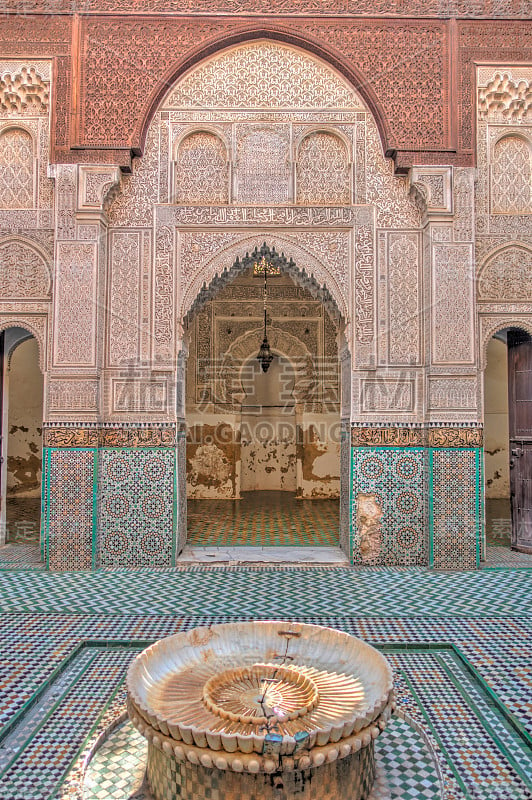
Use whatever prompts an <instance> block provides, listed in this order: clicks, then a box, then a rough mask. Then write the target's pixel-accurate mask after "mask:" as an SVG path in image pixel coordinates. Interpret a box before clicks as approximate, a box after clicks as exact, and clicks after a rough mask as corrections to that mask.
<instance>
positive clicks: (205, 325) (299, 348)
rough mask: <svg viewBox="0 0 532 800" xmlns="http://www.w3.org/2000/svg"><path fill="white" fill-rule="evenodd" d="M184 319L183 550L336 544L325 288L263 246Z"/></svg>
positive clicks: (335, 418)
mask: <svg viewBox="0 0 532 800" xmlns="http://www.w3.org/2000/svg"><path fill="white" fill-rule="evenodd" d="M264 259H266V260H267V262H268V284H267V326H268V327H267V331H268V339H269V342H270V345H271V352H272V355H273V361H272V364H271V366H270V369H269V370H268V372H267V373H262V371H261V369H260V364H259V362H258V360H257V354H258V351H259V347H260V344H261V341H262V337H263V281H262V275H261V269H260V267H259V266H258V265H259V263H261V262H262V264H264ZM186 324H187V328H188V338H189V358H188V365H187V389H186V408H187V414H186V416H187V429H188V434H187V495H188V544H189V546H196V547H198V546H202V547H260V548H264V547H266V548H268V547H287V546H290V547H314V548H315V547H338V546H339V543H340V534H339V526H340V522H339V507H340V496H341V494H342V487H341V476H340V461H341V459H340V450H341V443H340V440H341V436H340V431H341V425H340V388H339V387H340V375H339V359H338V340H339V339H340V340H342V337H343V323H342V320H341V316H340V314H339V312H338V309H337V308H336V306H335V303H334V301H333V299H332V297H331V295H330V294H329V292H328V291H327V289H326V288H325V287H319V286H318V284H317V283H316V282H315V280H314V279H313V278H312V277H311V276H310V275H307V273H306V272H305V271H304V270H299V269H298V268H297V267H296V265H295V263H294V262H293V261H291V260H288V259H287V258H285V256H284V255H283V254H278V253H277V252H276V251H275V249H274V248H270V247H268V245H267V244H266V243H265V244H264V245H263V246H262V247H261V248H255V250H254V251H253V252H252V253H251V254H246V255H245V256H244V257H243V258H242V259H241V260H240V259H239V258H237V259H236V261H235V262H234V264H233V266H232V268H231V269H230V270H228V269H224V271H223V273H222V275H219V276H216V277H215V279H214V280H213V281H212V284H211V285H210V286H209V287H206V286H205V287H204V289H203V290H202V292H200V295H199V297H198V298H197V301H196V302H195V304H194V305H193V307H192V309H191V311H190V312H189V314H188V317H187V319H186ZM270 370H271V371H270Z"/></svg>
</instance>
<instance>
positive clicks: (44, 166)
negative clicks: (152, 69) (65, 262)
mask: <svg viewBox="0 0 532 800" xmlns="http://www.w3.org/2000/svg"><path fill="white" fill-rule="evenodd" d="M51 80H52V63H51V61H45V60H30V61H28V60H15V59H13V60H9V61H6V60H0V327H1V329H2V330H5V329H7V328H9V327H12V326H23V327H25V328H26V329H27V330H29V331H31V332H32V333H33V334H34V336H35V337H36V339H37V342H38V352H39V362H40V368H41V370H42V371H45V370H46V367H47V358H48V349H49V342H48V335H49V331H50V325H49V314H50V302H51V293H52V273H53V267H52V264H53V255H54V234H53V205H54V187H53V181H52V180H51V179H50V178H49V177H48V174H47V170H48V165H49V160H50V119H49V117H50V88H51Z"/></svg>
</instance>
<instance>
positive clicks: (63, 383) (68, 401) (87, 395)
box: [47, 378, 100, 414]
mask: <svg viewBox="0 0 532 800" xmlns="http://www.w3.org/2000/svg"><path fill="white" fill-rule="evenodd" d="M99 388H100V383H99V381H97V380H79V379H71V378H65V379H60V378H53V379H51V380H50V381H49V382H48V394H47V410H48V413H50V414H54V413H55V414H65V413H71V412H77V413H81V412H88V413H95V412H97V411H98V403H99Z"/></svg>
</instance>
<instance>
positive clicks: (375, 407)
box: [360, 378, 416, 414]
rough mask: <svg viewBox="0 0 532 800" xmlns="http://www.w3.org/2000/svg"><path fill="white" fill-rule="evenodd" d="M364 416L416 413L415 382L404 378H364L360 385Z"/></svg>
mask: <svg viewBox="0 0 532 800" xmlns="http://www.w3.org/2000/svg"><path fill="white" fill-rule="evenodd" d="M360 389H361V401H360V409H361V411H362V413H363V414H375V413H380V412H388V413H391V414H405V413H407V414H412V413H414V412H415V410H416V409H415V400H416V393H415V380H414V379H404V378H379V379H372V378H363V379H362V380H361V383H360Z"/></svg>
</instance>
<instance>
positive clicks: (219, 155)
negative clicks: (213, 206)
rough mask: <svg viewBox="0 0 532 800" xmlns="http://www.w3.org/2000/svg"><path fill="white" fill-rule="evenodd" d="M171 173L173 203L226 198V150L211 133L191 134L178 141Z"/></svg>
mask: <svg viewBox="0 0 532 800" xmlns="http://www.w3.org/2000/svg"><path fill="white" fill-rule="evenodd" d="M175 176H176V181H175V183H176V186H175V189H176V191H175V195H176V197H175V200H176V202H177V203H187V202H189V203H227V202H228V201H229V162H228V158H227V152H226V149H225V145H224V144H223V142H222V141H221V140H220V139H219V138H218V136H215V135H214V134H213V133H208V132H203V131H201V132H198V133H193V134H191V135H190V136H187V137H186V139H184V140H183V141H182V142H181V144H180V146H179V151H178V157H177V165H176V173H175Z"/></svg>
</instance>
